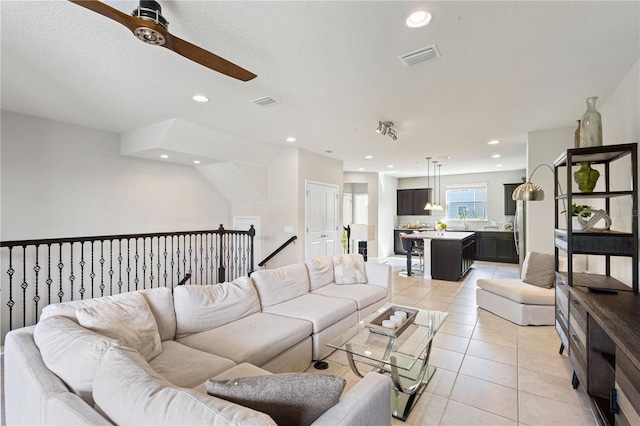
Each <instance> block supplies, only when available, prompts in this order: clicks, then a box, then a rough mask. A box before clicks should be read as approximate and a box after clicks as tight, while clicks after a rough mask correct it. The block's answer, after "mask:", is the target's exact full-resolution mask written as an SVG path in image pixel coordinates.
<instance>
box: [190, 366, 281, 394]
mask: <svg viewBox="0 0 640 426" xmlns="http://www.w3.org/2000/svg"><path fill="white" fill-rule="evenodd" d="M269 374H272V373H270V372H268V371H267V370H263V369H262V368H260V367H256V366H255V365H253V364H249V363H248V362H243V363H242V364H238V365H236V366H235V367H231V368H230V369H228V370H225V371H223V372H222V373H220V374H218V375H216V376H214V377H213V380H224V381H228V380H232V379H238V378H240V377H253V376H266V375H269ZM207 380H209V378H207ZM207 380H205V381H204V382H202V383H201V384H199V385H198V386H195V387H194V388H193V390H196V391H198V392H202V393H207V386H206V384H207Z"/></svg>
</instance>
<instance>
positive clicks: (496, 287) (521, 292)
mask: <svg viewBox="0 0 640 426" xmlns="http://www.w3.org/2000/svg"><path fill="white" fill-rule="evenodd" d="M477 285H478V287H480V288H482V289H484V290H486V291H488V292H490V293H493V294H497V295H499V296H502V297H506V298H507V299H511V300H513V301H514V302H518V303H522V304H525V305H553V304H554V303H555V291H554V289H551V288H543V287H538V286H535V285H531V284H527V283H524V282H522V281H521V280H519V279H502V278H501V279H484V278H481V279H478V281H477Z"/></svg>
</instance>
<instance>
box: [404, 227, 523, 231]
mask: <svg viewBox="0 0 640 426" xmlns="http://www.w3.org/2000/svg"><path fill="white" fill-rule="evenodd" d="M395 230H396V231H407V232H408V231H412V232H425V231H426V232H434V230H433V228H420V229H407V228H395ZM446 232H513V229H467V230H462V229H447V231H446Z"/></svg>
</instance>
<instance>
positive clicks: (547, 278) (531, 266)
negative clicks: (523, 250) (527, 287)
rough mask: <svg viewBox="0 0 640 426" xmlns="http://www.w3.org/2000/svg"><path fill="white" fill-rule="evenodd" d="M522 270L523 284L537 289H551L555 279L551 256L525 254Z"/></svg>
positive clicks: (553, 261) (534, 253) (553, 259)
mask: <svg viewBox="0 0 640 426" xmlns="http://www.w3.org/2000/svg"><path fill="white" fill-rule="evenodd" d="M522 269H523V277H522V281H523V282H525V283H527V284H531V285H535V286H538V287H545V288H551V287H553V282H554V281H555V277H556V273H555V258H554V257H553V255H550V254H544V253H536V252H535V251H531V252H529V253H527V257H526V259H525V260H524V264H523V265H522Z"/></svg>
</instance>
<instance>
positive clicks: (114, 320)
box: [76, 292, 162, 361]
mask: <svg viewBox="0 0 640 426" xmlns="http://www.w3.org/2000/svg"><path fill="white" fill-rule="evenodd" d="M127 296H128V297H121V298H119V299H118V300H114V301H111V302H107V303H100V304H97V305H95V306H90V307H87V308H81V309H78V310H77V311H76V316H77V317H78V322H79V323H80V325H81V326H83V327H85V328H88V329H89V330H93V331H95V332H97V333H100V334H103V335H105V336H107V337H111V338H112V339H116V340H118V341H119V342H120V343H121V344H122V345H124V346H128V347H131V348H134V349H137V350H138V351H139V352H140V353H141V354H142V355H143V356H144V358H145V359H146V360H147V361H149V360H152V359H153V358H155V357H157V356H158V355H160V354H161V353H162V344H161V343H160V333H158V324H156V320H155V318H154V317H153V314H152V313H151V309H149V305H148V304H147V301H146V300H145V298H144V296H143V295H142V294H140V293H137V292H133V293H127Z"/></svg>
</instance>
